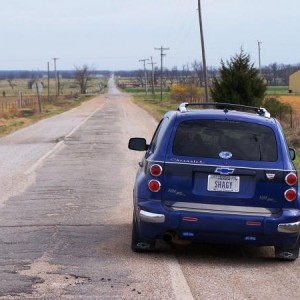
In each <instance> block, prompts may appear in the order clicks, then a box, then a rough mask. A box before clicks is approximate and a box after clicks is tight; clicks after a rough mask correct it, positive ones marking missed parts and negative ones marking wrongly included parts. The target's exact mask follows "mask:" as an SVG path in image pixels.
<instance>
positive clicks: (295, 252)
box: [275, 238, 300, 261]
mask: <svg viewBox="0 0 300 300" xmlns="http://www.w3.org/2000/svg"><path fill="white" fill-rule="evenodd" d="M299 245H300V239H299V238H298V240H297V243H296V244H295V246H293V247H291V248H285V247H276V246H275V257H276V258H278V259H280V260H286V261H293V260H296V259H297V258H298V257H299Z"/></svg>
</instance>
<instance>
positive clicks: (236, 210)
mask: <svg viewBox="0 0 300 300" xmlns="http://www.w3.org/2000/svg"><path fill="white" fill-rule="evenodd" d="M170 207H171V208H172V209H173V210H175V211H192V212H200V213H211V214H228V215H245V216H262V217H271V216H272V215H273V214H275V213H276V212H273V211H271V210H270V209H268V208H263V207H250V206H233V205H216V204H204V203H189V202H175V203H174V204H173V205H171V206H170Z"/></svg>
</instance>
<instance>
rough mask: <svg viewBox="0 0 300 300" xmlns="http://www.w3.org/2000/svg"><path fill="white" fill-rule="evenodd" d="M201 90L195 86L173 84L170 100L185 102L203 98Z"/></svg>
mask: <svg viewBox="0 0 300 300" xmlns="http://www.w3.org/2000/svg"><path fill="white" fill-rule="evenodd" d="M203 94H204V92H203V89H202V88H200V87H197V86H196V85H182V84H173V85H172V87H171V99H172V100H175V101H180V102H183V101H186V100H188V99H191V98H193V99H197V98H201V97H202V96H203Z"/></svg>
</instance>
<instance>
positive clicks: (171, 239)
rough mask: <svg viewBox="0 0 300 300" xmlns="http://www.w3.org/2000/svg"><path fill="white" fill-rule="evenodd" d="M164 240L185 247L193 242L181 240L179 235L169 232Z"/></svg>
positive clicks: (164, 236)
mask: <svg viewBox="0 0 300 300" xmlns="http://www.w3.org/2000/svg"><path fill="white" fill-rule="evenodd" d="M163 240H164V241H165V242H171V243H173V244H176V245H183V246H186V245H189V244H191V242H192V241H191V240H181V239H180V238H179V237H178V236H177V235H174V234H173V233H171V232H169V231H167V232H166V233H165V234H164V235H163Z"/></svg>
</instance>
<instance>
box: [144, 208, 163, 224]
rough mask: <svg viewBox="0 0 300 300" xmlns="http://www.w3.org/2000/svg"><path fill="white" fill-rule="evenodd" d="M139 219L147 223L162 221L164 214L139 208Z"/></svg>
mask: <svg viewBox="0 0 300 300" xmlns="http://www.w3.org/2000/svg"><path fill="white" fill-rule="evenodd" d="M140 219H141V221H143V222H149V223H164V222H165V215H163V214H154V213H151V212H148V211H145V210H140Z"/></svg>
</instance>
